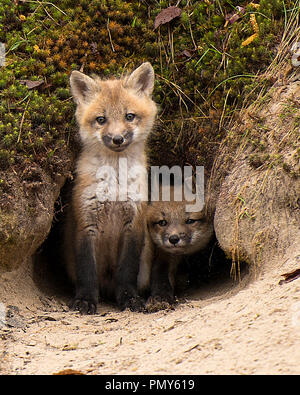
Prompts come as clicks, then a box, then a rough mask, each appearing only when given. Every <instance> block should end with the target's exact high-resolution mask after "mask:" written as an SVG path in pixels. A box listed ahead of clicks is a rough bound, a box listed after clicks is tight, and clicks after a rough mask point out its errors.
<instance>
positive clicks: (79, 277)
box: [65, 63, 157, 314]
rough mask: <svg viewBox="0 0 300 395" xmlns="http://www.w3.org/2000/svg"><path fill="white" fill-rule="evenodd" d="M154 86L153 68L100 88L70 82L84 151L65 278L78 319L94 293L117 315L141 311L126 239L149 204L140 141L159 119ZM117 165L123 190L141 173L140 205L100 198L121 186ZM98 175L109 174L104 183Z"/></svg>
mask: <svg viewBox="0 0 300 395" xmlns="http://www.w3.org/2000/svg"><path fill="white" fill-rule="evenodd" d="M153 85H154V72H153V68H152V66H151V65H150V63H143V64H142V65H141V66H140V67H138V68H137V69H136V70H134V71H133V72H132V73H131V74H129V75H128V76H126V77H124V78H121V79H109V80H101V79H100V78H91V77H88V76H87V75H85V74H83V73H80V72H78V71H73V72H72V74H71V77H70V86H71V91H72V94H73V97H74V99H75V102H76V104H77V108H76V119H77V123H78V125H79V132H80V137H81V141H82V146H83V147H82V151H81V153H80V156H79V158H78V161H77V167H76V179H75V185H74V189H73V195H72V204H71V210H70V212H69V216H68V220H67V226H66V231H65V244H66V248H65V251H66V261H67V270H68V273H69V275H70V277H71V279H72V280H73V282H74V284H75V298H74V300H73V308H74V309H77V310H79V311H80V312H81V313H91V314H93V313H95V311H96V306H97V302H98V295H99V293H100V296H103V297H104V298H108V299H113V300H116V301H117V303H118V305H119V307H120V308H121V309H124V308H126V307H129V308H131V309H132V310H138V309H140V308H141V307H140V299H139V297H138V296H137V292H136V281H137V273H138V262H139V257H138V256H137V255H136V254H137V252H136V251H135V249H134V248H133V245H130V242H128V241H127V235H128V234H129V233H130V231H131V227H132V223H133V222H134V219H135V216H136V213H137V212H138V211H139V210H140V205H141V203H140V201H142V200H147V172H146V156H145V141H146V138H147V136H148V134H149V132H150V131H151V128H152V126H153V122H154V119H155V116H156V112H157V108H156V105H155V103H154V102H153V101H152V99H151V94H152V90H153ZM120 160H123V162H122V163H124V164H125V165H127V173H128V180H127V181H128V189H130V182H131V181H132V180H131V179H130V177H129V174H130V171H131V169H133V168H134V167H137V166H138V169H139V171H138V172H136V171H135V172H131V174H133V175H132V177H133V179H134V180H133V181H134V182H135V183H136V184H137V185H138V186H139V189H138V198H137V199H134V197H132V196H131V197H128V196H127V197H125V198H124V196H123V198H120V199H118V197H120V192H117V193H115V194H113V195H114V198H112V199H109V198H108V197H107V195H105V196H106V197H105V196H104V195H103V192H108V196H110V195H109V194H110V192H112V190H113V189H114V188H115V187H116V185H119V184H120V183H121V182H124V180H121V175H120V173H119V171H120V170H124V169H122V168H121V169H120ZM121 167H122V166H121ZM99 169H100V172H99ZM101 169H102V170H103V169H104V170H105V169H113V170H114V171H113V172H112V174H111V173H110V174H109V176H107V174H105V171H106V170H105V171H104V173H103V171H102V170H101ZM141 169H142V170H143V169H144V171H141ZM124 174H125V175H126V173H124ZM103 180H104V181H103ZM102 181H103V182H102ZM101 182H102V183H101ZM113 192H114V191H113ZM128 260H129V261H130V264H128Z"/></svg>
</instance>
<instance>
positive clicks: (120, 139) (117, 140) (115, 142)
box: [112, 134, 124, 145]
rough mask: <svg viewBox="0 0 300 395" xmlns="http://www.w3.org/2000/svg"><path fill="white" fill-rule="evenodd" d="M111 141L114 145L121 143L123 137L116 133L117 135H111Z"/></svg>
mask: <svg viewBox="0 0 300 395" xmlns="http://www.w3.org/2000/svg"><path fill="white" fill-rule="evenodd" d="M112 141H113V143H114V144H116V145H121V144H123V143H124V137H123V136H121V135H119V134H118V135H117V136H114V137H113V139H112Z"/></svg>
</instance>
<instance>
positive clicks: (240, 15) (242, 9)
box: [225, 6, 246, 26]
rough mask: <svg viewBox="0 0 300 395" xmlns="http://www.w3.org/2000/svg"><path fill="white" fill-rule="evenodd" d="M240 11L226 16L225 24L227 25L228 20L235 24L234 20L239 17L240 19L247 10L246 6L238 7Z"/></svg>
mask: <svg viewBox="0 0 300 395" xmlns="http://www.w3.org/2000/svg"><path fill="white" fill-rule="evenodd" d="M236 8H237V10H238V12H233V13H231V14H228V15H226V16H225V19H226V23H225V26H227V24H228V22H230V23H231V24H233V23H234V22H236V21H237V20H238V19H240V18H241V17H242V16H243V15H244V14H245V12H246V10H245V8H244V7H239V6H237V7H236Z"/></svg>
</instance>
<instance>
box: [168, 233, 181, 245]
mask: <svg viewBox="0 0 300 395" xmlns="http://www.w3.org/2000/svg"><path fill="white" fill-rule="evenodd" d="M179 240H180V237H179V236H178V235H171V236H170V237H169V242H170V243H171V244H174V245H175V244H177V243H178V242H179Z"/></svg>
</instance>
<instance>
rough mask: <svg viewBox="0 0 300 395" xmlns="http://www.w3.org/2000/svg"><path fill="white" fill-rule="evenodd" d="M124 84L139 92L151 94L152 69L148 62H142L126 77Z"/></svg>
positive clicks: (152, 84) (152, 83) (152, 82)
mask: <svg viewBox="0 0 300 395" xmlns="http://www.w3.org/2000/svg"><path fill="white" fill-rule="evenodd" d="M125 86H126V87H128V88H132V89H134V90H136V91H137V92H139V93H145V94H146V95H151V93H152V91H153V87H154V70H153V67H152V66H151V64H150V63H149V62H145V63H143V64H142V65H141V66H140V67H138V68H137V69H135V70H134V71H133V72H132V73H131V74H130V75H129V77H127V80H126V83H125Z"/></svg>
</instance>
